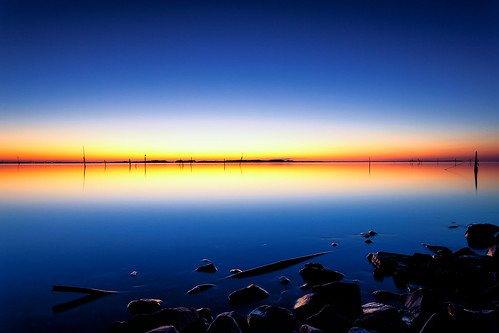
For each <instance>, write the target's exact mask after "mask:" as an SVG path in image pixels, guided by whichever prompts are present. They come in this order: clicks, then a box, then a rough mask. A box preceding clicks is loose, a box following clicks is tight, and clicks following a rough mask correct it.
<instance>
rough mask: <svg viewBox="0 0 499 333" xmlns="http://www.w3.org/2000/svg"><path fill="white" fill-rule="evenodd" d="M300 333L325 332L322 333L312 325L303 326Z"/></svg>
mask: <svg viewBox="0 0 499 333" xmlns="http://www.w3.org/2000/svg"><path fill="white" fill-rule="evenodd" d="M299 333H324V331H321V330H320V329H318V328H316V327H312V326H310V325H307V324H305V325H301V327H300V331H299Z"/></svg>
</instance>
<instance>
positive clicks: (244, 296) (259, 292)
mask: <svg viewBox="0 0 499 333" xmlns="http://www.w3.org/2000/svg"><path fill="white" fill-rule="evenodd" d="M268 296H269V293H268V292H267V291H266V290H264V289H262V288H260V287H259V286H257V285H254V284H251V285H249V286H247V287H245V288H242V289H239V290H236V291H233V292H232V293H231V294H230V295H229V304H230V305H232V306H238V305H242V304H246V303H251V302H254V301H257V300H260V299H263V298H265V297H268Z"/></svg>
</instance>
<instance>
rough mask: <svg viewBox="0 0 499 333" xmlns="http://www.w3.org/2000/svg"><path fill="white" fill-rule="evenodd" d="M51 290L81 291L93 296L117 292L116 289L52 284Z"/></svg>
mask: <svg viewBox="0 0 499 333" xmlns="http://www.w3.org/2000/svg"><path fill="white" fill-rule="evenodd" d="M52 291H62V292H66V293H81V294H88V295H94V296H104V295H110V294H116V293H117V291H109V290H101V289H93V288H83V287H69V286H52Z"/></svg>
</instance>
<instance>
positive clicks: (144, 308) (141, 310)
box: [127, 298, 162, 314]
mask: <svg viewBox="0 0 499 333" xmlns="http://www.w3.org/2000/svg"><path fill="white" fill-rule="evenodd" d="M161 302H162V301H161V300H160V299H151V298H142V299H138V300H134V301H131V302H130V303H128V306H127V310H128V311H129V312H130V313H133V314H147V313H154V312H156V311H158V310H159V308H160V306H161Z"/></svg>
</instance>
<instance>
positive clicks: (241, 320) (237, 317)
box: [217, 311, 249, 333]
mask: <svg viewBox="0 0 499 333" xmlns="http://www.w3.org/2000/svg"><path fill="white" fill-rule="evenodd" d="M219 316H226V317H231V318H232V319H234V321H235V322H236V324H237V326H238V327H239V329H240V330H241V331H242V332H243V333H244V332H248V331H249V326H248V319H247V318H246V317H245V316H243V315H242V314H240V313H239V312H236V311H230V312H223V313H221V314H219V315H218V316H217V317H219Z"/></svg>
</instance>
